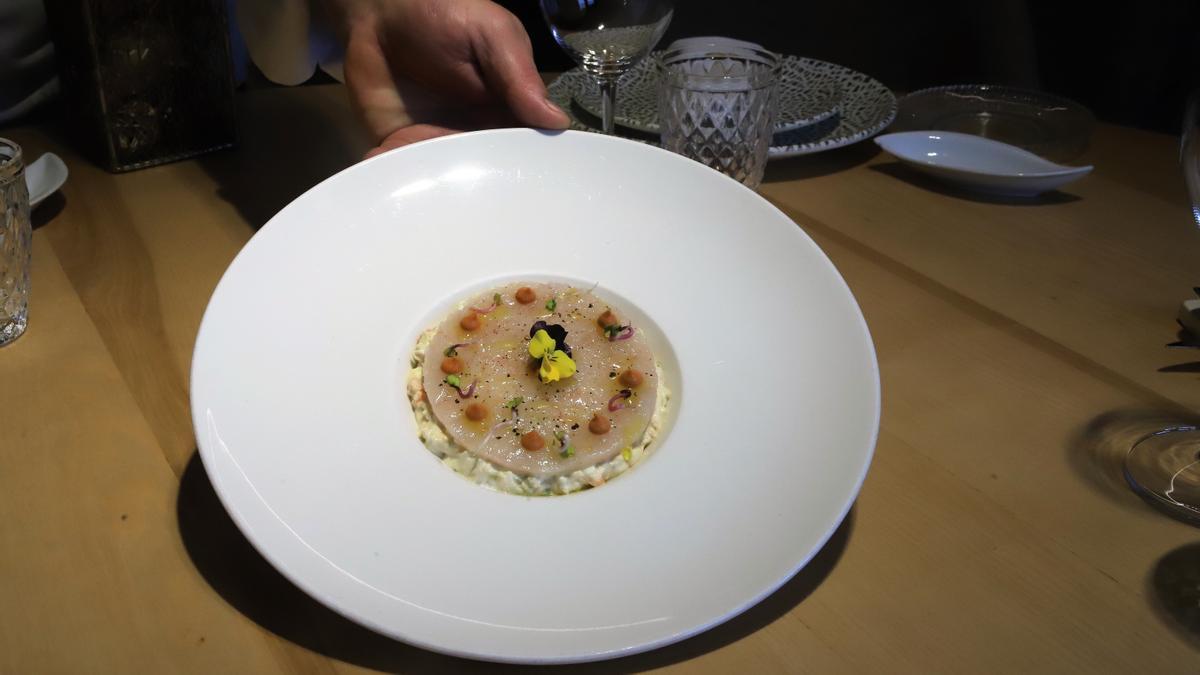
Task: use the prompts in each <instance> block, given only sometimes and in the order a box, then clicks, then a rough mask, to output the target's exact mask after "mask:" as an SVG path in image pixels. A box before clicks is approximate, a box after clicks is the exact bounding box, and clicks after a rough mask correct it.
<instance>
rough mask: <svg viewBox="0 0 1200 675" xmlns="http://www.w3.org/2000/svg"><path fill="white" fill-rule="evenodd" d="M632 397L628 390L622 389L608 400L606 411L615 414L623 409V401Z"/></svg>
mask: <svg viewBox="0 0 1200 675" xmlns="http://www.w3.org/2000/svg"><path fill="white" fill-rule="evenodd" d="M630 396H633V392H632V391H630V390H628V389H622V390H621V391H619V392H617V394H616V395H615V396H613V397H612V398H610V399H608V411H609V412H616V411H618V410H620V409H621V408H624V407H625V399H627V398H629V397H630Z"/></svg>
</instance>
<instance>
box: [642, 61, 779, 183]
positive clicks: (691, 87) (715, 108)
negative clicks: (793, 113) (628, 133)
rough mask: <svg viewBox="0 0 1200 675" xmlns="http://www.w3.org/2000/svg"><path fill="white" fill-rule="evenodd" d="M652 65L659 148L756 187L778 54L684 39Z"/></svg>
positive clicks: (775, 96)
mask: <svg viewBox="0 0 1200 675" xmlns="http://www.w3.org/2000/svg"><path fill="white" fill-rule="evenodd" d="M658 65H659V92H658V116H659V122H660V124H661V125H662V126H661V129H662V145H663V147H664V148H666V149H667V150H670V151H672V152H677V153H679V154H681V155H684V156H686V157H690V158H692V159H694V160H696V161H699V162H701V163H703V164H706V165H708V166H710V167H712V168H714V169H716V170H718V171H720V172H722V173H724V174H726V175H728V176H730V177H732V178H734V179H735V180H738V181H741V182H742V183H743V184H745V185H746V186H747V187H750V188H752V189H753V188H757V187H758V185H759V183H761V182H762V177H763V170H764V169H765V168H766V166H767V150H768V149H769V148H770V147H771V135H772V133H773V132H774V129H775V118H776V116H777V112H778V107H779V86H778V81H779V68H780V59H779V55H777V54H773V53H771V52H768V51H766V50H764V49H759V48H757V47H755V46H752V45H749V44H745V43H735V42H733V41H725V40H721V41H709V42H700V41H695V40H689V41H687V42H686V43H685V44H683V45H682V46H679V45H672V47H670V48H668V49H667V51H665V52H663V53H662V54H661V55H660V56H659V61H658Z"/></svg>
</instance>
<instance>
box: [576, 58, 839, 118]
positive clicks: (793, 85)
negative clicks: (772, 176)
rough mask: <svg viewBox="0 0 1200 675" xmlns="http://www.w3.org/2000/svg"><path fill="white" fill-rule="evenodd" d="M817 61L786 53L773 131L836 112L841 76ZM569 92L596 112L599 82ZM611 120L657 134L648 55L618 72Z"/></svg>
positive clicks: (653, 73)
mask: <svg viewBox="0 0 1200 675" xmlns="http://www.w3.org/2000/svg"><path fill="white" fill-rule="evenodd" d="M821 65H828V64H822V62H820V61H813V60H812V59H804V58H799V57H796V56H786V57H784V58H783V63H782V64H780V70H779V118H778V119H777V120H776V122H775V131H776V132H780V131H790V130H792V129H798V128H800V127H805V126H809V125H811V124H817V123H818V122H821V121H823V120H827V119H829V118H830V117H833V116H834V115H836V114H837V113H838V108H839V103H840V101H841V98H842V96H841V85H842V78H841V77H839V75H840V74H839V73H837V72H836V71H831V70H829V69H826V68H821V67H820V66H821ZM585 83H586V86H585V87H583V88H582V89H580V90H578V91H576V92H575V94H574V96H573V98H574V100H575V102H576V103H578V104H579V106H580V107H582V108H583V109H584V110H586V111H588V112H589V113H591V114H592V115H595V116H596V117H600V87H599V85H598V84H597V83H596V81H595V80H593V79H592V78H587V79H586V80H585ZM615 120H616V123H617V124H619V125H621V126H624V127H629V128H630V129H636V130H637V131H644V132H647V133H651V134H657V133H659V131H660V127H659V123H658V66H657V59H656V58H654V57H651V58H647V59H642V61H640V62H639V63H638V64H637V65H635V66H634V67H633V68H632V69H630V71H629V72H628V73H625V74H624V75H622V76H621V81H620V84H619V85H618V90H617V114H616V118H615Z"/></svg>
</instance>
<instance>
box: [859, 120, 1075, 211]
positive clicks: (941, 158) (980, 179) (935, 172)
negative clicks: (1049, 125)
mask: <svg viewBox="0 0 1200 675" xmlns="http://www.w3.org/2000/svg"><path fill="white" fill-rule="evenodd" d="M875 143H877V144H878V145H879V147H881V148H883V149H884V150H887V151H888V152H889V153H891V154H892V155H895V157H896V158H897V159H899V160H900V161H902V162H904V163H905V164H908V165H909V166H912V167H914V168H916V169H919V170H921V171H924V172H925V173H928V174H930V175H932V176H936V177H938V178H941V179H944V180H947V181H950V182H953V183H957V184H960V185H963V186H965V187H968V188H972V189H975V190H979V191H981V192H987V193H991V194H997V195H1005V196H1015V197H1031V196H1034V195H1038V194H1041V193H1043V192H1046V191H1048V190H1054V189H1056V188H1059V187H1062V186H1063V185H1066V184H1067V183H1070V182H1072V181H1075V180H1078V179H1080V178H1082V177H1083V176H1086V175H1087V174H1088V173H1090V172H1091V171H1092V167H1091V166H1079V167H1072V166H1063V165H1061V164H1055V163H1054V162H1051V161H1048V160H1045V159H1042V158H1041V157H1038V156H1037V155H1035V154H1033V153H1032V152H1029V151H1028V150H1023V149H1021V148H1018V147H1016V146H1015V145H1009V144H1008V143H1001V142H999V141H993V140H991V139H989V138H983V137H982V136H973V135H971V134H960V133H956V132H952V131H903V132H899V133H894V134H884V135H882V136H877V137H876V138H875Z"/></svg>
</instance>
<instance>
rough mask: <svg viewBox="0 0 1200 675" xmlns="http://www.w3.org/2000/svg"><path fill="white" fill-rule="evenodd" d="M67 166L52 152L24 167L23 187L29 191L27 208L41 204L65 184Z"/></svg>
mask: <svg viewBox="0 0 1200 675" xmlns="http://www.w3.org/2000/svg"><path fill="white" fill-rule="evenodd" d="M67 173H68V172H67V164H66V163H65V162H63V161H62V158H61V157H59V156H58V155H56V154H54V153H53V152H47V153H46V154H44V155H42V156H41V157H38V158H37V159H36V160H34V161H33V162H31V163H30V164H29V165H28V166H26V167H25V187H26V188H28V190H29V207H30V208H34V207H36V206H37V205H38V204H41V203H42V201H43V200H45V199H46V197H49V196H50V195H52V194H54V193H55V191H57V190H58V189H59V188H61V187H62V186H63V184H64V183H66V182H67Z"/></svg>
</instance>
